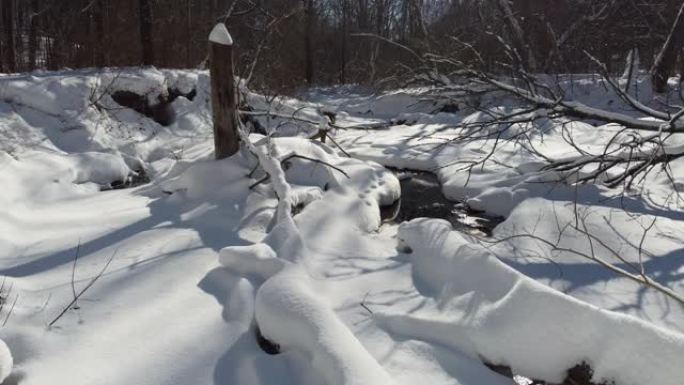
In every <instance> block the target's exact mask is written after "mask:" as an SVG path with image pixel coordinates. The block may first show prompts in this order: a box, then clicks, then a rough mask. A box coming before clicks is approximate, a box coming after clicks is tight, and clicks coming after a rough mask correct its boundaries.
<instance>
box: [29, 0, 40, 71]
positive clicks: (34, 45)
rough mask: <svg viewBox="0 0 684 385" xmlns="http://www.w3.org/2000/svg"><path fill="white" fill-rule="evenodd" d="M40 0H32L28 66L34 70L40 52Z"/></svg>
mask: <svg viewBox="0 0 684 385" xmlns="http://www.w3.org/2000/svg"><path fill="white" fill-rule="evenodd" d="M38 20H39V19H38V0H31V15H30V17H29V36H28V66H29V70H31V71H33V70H35V69H36V67H37V57H36V53H37V52H38Z"/></svg>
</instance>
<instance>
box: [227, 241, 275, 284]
mask: <svg viewBox="0 0 684 385" xmlns="http://www.w3.org/2000/svg"><path fill="white" fill-rule="evenodd" d="M219 262H220V263H221V265H223V266H225V267H228V268H230V269H231V270H233V271H234V272H236V273H239V274H241V275H248V274H255V275H258V276H260V277H261V278H263V279H266V278H270V277H272V276H273V275H275V274H276V273H278V272H279V271H280V270H282V269H283V267H284V266H285V261H283V260H282V259H278V257H277V255H276V253H275V251H273V249H272V248H271V247H269V246H268V245H266V244H264V243H257V244H254V245H249V246H229V247H225V248H223V249H221V251H220V253H219Z"/></svg>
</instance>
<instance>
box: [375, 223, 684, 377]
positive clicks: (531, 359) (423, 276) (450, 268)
mask: <svg viewBox="0 0 684 385" xmlns="http://www.w3.org/2000/svg"><path fill="white" fill-rule="evenodd" d="M398 236H399V238H400V239H401V240H402V241H403V242H405V243H406V245H408V246H409V247H411V248H412V249H413V254H412V257H411V262H412V266H413V271H414V275H415V276H416V279H418V280H420V281H421V282H425V283H427V284H428V285H429V286H430V288H431V289H432V290H433V291H434V293H435V298H436V300H437V301H438V302H439V305H438V306H437V305H436V306H434V307H433V308H431V309H426V310H423V311H421V312H420V313H417V314H412V315H406V314H393V313H390V312H379V313H376V315H375V318H376V319H377V320H378V321H379V322H380V323H382V324H384V325H385V327H386V328H387V329H388V330H390V331H392V332H394V333H398V334H401V335H405V336H411V337H413V338H417V339H422V340H427V341H431V342H441V343H445V344H447V345H448V346H451V347H453V348H455V349H458V350H461V351H463V352H465V353H466V354H468V355H471V356H472V357H475V358H478V357H483V358H484V359H485V360H486V361H488V362H491V363H494V364H499V365H506V366H510V367H511V368H512V369H513V372H514V373H520V374H524V375H525V376H529V377H533V378H538V379H542V380H546V381H549V382H553V383H560V382H562V381H563V379H564V376H565V373H566V371H567V370H568V369H570V368H571V367H573V366H575V365H577V364H580V363H582V362H586V363H588V364H589V365H590V366H591V367H592V368H593V370H594V380H595V381H597V382H601V381H604V380H605V381H615V383H617V384H620V385H640V384H646V383H654V384H660V385H677V384H678V383H680V381H681V380H680V379H681V378H682V377H683V376H684V367H682V365H680V362H679V361H680V359H681V357H682V356H683V355H684V336H682V335H680V334H676V333H674V332H671V331H669V330H666V329H661V328H659V327H657V326H653V325H652V324H649V323H646V322H644V321H641V320H639V319H637V318H634V317H631V316H628V315H624V314H620V313H614V312H610V311H606V310H602V309H600V308H598V307H595V306H593V305H589V304H587V303H584V302H581V301H579V300H577V299H574V298H572V297H570V296H567V295H565V294H563V293H560V292H558V291H555V290H553V289H551V288H549V287H547V286H545V285H542V284H540V283H538V282H536V281H534V280H532V279H530V278H528V277H526V276H524V275H523V274H521V273H519V272H517V271H516V270H514V269H512V268H511V267H509V266H507V265H505V264H504V263H502V262H501V261H499V260H498V259H497V258H496V257H495V256H494V255H493V254H492V253H490V252H489V251H488V250H487V249H485V248H484V247H482V246H481V245H479V244H475V243H471V242H469V241H468V240H466V239H465V238H464V237H463V236H462V235H461V234H460V233H458V232H456V231H453V230H452V228H451V225H450V224H449V223H448V222H446V221H442V220H435V219H416V220H413V221H411V222H408V223H404V224H402V225H401V226H400V228H399V234H398Z"/></svg>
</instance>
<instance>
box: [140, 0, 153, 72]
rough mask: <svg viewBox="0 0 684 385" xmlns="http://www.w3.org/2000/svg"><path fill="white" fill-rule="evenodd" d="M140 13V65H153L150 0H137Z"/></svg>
mask: <svg viewBox="0 0 684 385" xmlns="http://www.w3.org/2000/svg"><path fill="white" fill-rule="evenodd" d="M138 6H139V12H140V15H139V16H140V44H141V47H142V63H143V64H144V65H153V64H154V46H153V44H152V11H151V8H150V0H138Z"/></svg>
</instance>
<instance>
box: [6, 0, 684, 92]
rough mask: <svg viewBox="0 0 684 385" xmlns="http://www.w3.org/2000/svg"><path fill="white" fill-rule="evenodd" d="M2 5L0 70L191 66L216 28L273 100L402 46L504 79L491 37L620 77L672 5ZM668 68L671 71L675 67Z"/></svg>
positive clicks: (408, 59)
mask: <svg viewBox="0 0 684 385" xmlns="http://www.w3.org/2000/svg"><path fill="white" fill-rule="evenodd" d="M0 3H1V7H0V8H1V12H2V17H1V18H0V22H1V28H2V32H3V33H2V39H0V40H1V44H0V57H1V58H2V60H1V61H0V72H10V73H11V72H25V71H31V70H35V69H48V70H57V69H62V68H84V67H120V66H137V65H154V66H157V67H164V68H197V67H201V66H202V65H203V63H204V62H205V59H206V50H207V47H206V39H207V35H208V33H209V30H210V29H211V28H212V27H213V25H214V24H215V23H216V22H219V21H225V22H226V24H227V25H228V28H229V29H230V32H231V34H233V36H234V38H235V41H236V46H237V52H238V57H237V63H236V66H237V71H238V72H239V73H240V74H243V75H242V76H243V77H247V76H250V75H253V79H252V82H251V83H252V86H254V87H267V88H270V89H274V90H278V91H282V90H287V89H292V88H293V87H295V86H297V85H301V84H319V85H325V84H336V83H362V84H376V85H377V84H378V82H379V81H380V80H383V79H387V78H391V77H392V75H394V74H396V73H400V72H401V71H404V70H405V69H406V68H410V67H412V66H413V65H415V55H412V54H411V52H410V51H409V50H406V49H405V48H410V50H413V51H414V52H416V53H418V54H419V55H422V54H425V53H439V54H444V55H447V54H448V56H449V57H451V58H459V59H460V60H463V61H464V62H466V63H467V62H470V63H477V65H478V66H481V67H485V68H481V69H483V70H486V71H489V72H497V71H502V68H501V67H500V66H499V64H500V63H501V62H510V58H507V57H506V55H507V54H506V50H505V49H502V45H501V44H502V42H501V41H500V40H501V37H503V38H504V39H505V40H506V41H509V42H511V43H512V44H513V45H514V46H515V48H516V49H517V51H518V52H520V53H521V57H520V59H521V61H524V64H525V67H526V68H527V69H528V70H529V71H530V72H534V73H587V72H595V71H596V68H595V65H594V64H595V63H593V62H592V60H591V59H590V58H588V56H587V55H585V54H584V51H587V52H588V53H589V54H591V55H592V56H594V57H596V58H598V59H599V60H601V62H603V63H605V64H606V66H607V68H608V70H609V72H611V73H618V72H620V71H622V69H623V68H624V60H625V57H626V56H627V54H628V52H629V51H630V50H632V49H634V48H638V50H639V52H640V58H641V64H642V66H643V67H644V68H650V66H652V64H653V61H654V58H655V57H656V56H657V54H658V52H659V50H660V47H662V45H663V43H664V42H665V41H666V39H667V37H668V34H669V33H670V32H671V26H672V25H673V21H674V20H675V18H676V16H677V12H676V10H677V9H678V8H679V4H678V2H677V1H674V0H624V1H616V0H609V1H605V0H560V1H547V0H512V1H508V0H486V1H479V0H432V1H430V0H203V1H197V0H70V1H61V0H0ZM383 39H386V40H383ZM398 44H401V46H402V47H400V46H399V45H398ZM469 47H473V48H475V50H472V49H469ZM475 51H476V52H478V53H479V55H481V58H482V59H483V60H479V59H478V58H476V57H475V54H474V53H473V52H475ZM680 51H681V50H680ZM678 56H682V55H681V53H680V54H679V55H678ZM675 60H676V61H677V64H676V67H677V69H678V71H681V70H682V68H684V65H683V64H682V60H681V59H675ZM671 66H672V65H671ZM503 71H505V68H504V69H503ZM671 71H672V70H670V72H671ZM250 77H251V76H250Z"/></svg>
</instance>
